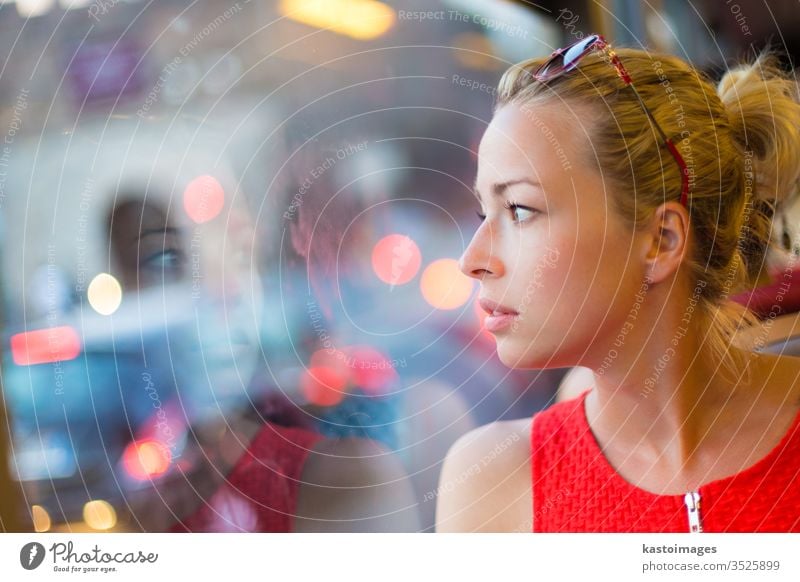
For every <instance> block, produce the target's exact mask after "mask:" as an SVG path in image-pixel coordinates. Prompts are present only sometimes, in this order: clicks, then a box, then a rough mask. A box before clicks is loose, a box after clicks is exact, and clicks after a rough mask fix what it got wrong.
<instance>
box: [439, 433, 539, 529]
mask: <svg viewBox="0 0 800 582" xmlns="http://www.w3.org/2000/svg"><path fill="white" fill-rule="evenodd" d="M530 429H531V419H530V418H525V419H521V420H511V421H503V422H494V423H491V424H487V425H485V426H482V427H480V428H477V429H475V430H473V431H471V432H469V433H467V434H466V435H464V436H463V437H461V438H460V439H459V440H458V441H456V443H455V444H454V445H453V446H452V447H451V448H450V451H449V452H448V454H447V457H446V459H445V462H444V467H443V468H442V476H441V479H440V481H439V487H438V489H437V490H436V491H435V492H430V493H428V494H426V498H425V501H426V502H427V501H429V499H428V497H429V496H433V497H435V498H436V503H437V505H436V530H437V531H440V532H464V531H485V532H498V531H530V521H531V518H532V514H533V510H532V499H533V498H532V492H531V462H530Z"/></svg>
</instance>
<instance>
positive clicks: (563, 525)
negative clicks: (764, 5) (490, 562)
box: [437, 36, 800, 532]
mask: <svg viewBox="0 0 800 582" xmlns="http://www.w3.org/2000/svg"><path fill="white" fill-rule="evenodd" d="M795 91H796V88H795V85H794V83H793V82H792V81H790V80H789V79H788V78H787V77H786V76H785V75H783V74H782V73H781V72H780V70H779V69H778V68H777V67H776V65H775V63H774V60H773V59H771V58H770V57H768V56H762V57H761V58H759V59H758V60H757V61H756V62H755V63H754V64H752V65H749V66H742V67H739V68H737V69H734V70H732V71H729V72H728V73H726V75H725V76H724V77H723V79H722V80H721V82H720V83H719V85H718V87H714V85H713V84H712V83H711V82H710V81H709V80H708V79H706V78H705V77H703V76H702V75H701V74H700V73H699V72H697V71H696V70H694V69H693V68H692V67H690V66H689V65H687V64H686V63H684V62H683V61H681V60H680V59H677V58H675V57H672V56H667V55H653V54H650V53H646V52H643V51H638V50H631V49H621V50H619V51H618V52H617V53H614V52H612V51H611V50H610V48H609V47H608V45H606V44H605V42H604V41H603V39H602V37H599V36H590V37H586V38H584V39H582V40H581V41H579V42H578V43H576V44H574V45H572V46H570V47H567V48H566V49H562V50H560V51H556V53H554V54H553V55H552V56H551V57H550V58H549V59H545V60H544V61H537V60H531V61H526V62H523V63H521V64H520V65H517V66H514V67H512V68H511V69H510V70H509V71H507V72H506V74H505V75H504V77H503V79H502V80H501V82H500V87H499V91H498V105H497V107H496V110H495V115H494V118H493V119H492V122H491V124H490V125H489V127H488V129H487V131H486V133H485V135H484V136H483V139H482V141H481V144H480V150H479V163H478V175H477V181H476V190H477V195H478V197H479V201H480V204H481V207H482V211H481V212H482V215H481V219H482V222H481V224H480V226H479V228H478V230H477V232H476V234H475V236H474V237H473V239H472V242H471V243H470V245H469V247H468V248H467V250H466V251H465V253H464V255H463V257H462V269H463V271H464V272H465V273H466V274H468V275H469V276H471V277H474V278H477V279H479V280H480V282H481V304H482V306H483V307H484V309H485V310H486V311H487V312H488V313H489V316H488V317H487V320H486V326H487V328H488V329H489V330H491V331H492V332H493V333H494V335H495V337H496V340H497V350H498V354H499V357H500V358H501V360H502V361H503V362H504V363H505V364H507V365H508V366H512V367H530V368H559V367H568V366H585V367H587V368H589V369H591V370H592V372H593V388H592V389H587V390H584V391H583V392H582V394H581V395H580V396H579V397H578V398H575V399H572V400H569V401H566V402H562V403H558V404H556V405H554V406H552V407H551V408H549V409H547V410H545V411H543V412H540V413H538V414H536V415H534V417H533V418H532V419H523V420H519V421H511V422H503V423H499V422H498V423H493V424H491V425H488V426H485V427H482V428H480V429H477V430H476V431H473V432H472V433H470V434H468V435H467V436H465V437H464V438H462V439H461V440H460V441H459V442H457V443H456V444H455V445H454V446H453V448H452V449H451V451H450V453H449V454H448V457H447V459H446V462H445V466H444V468H443V473H442V481H441V487H440V491H442V495H441V497H440V504H439V507H438V509H437V525H438V530H439V531H531V530H533V531H535V532H559V531H569V532H601V531H603V532H612V531H614V532H682V531H693V532H699V531H717V532H728V531H730V532H734V531H739V532H755V531H775V532H779V531H780V532H785V531H798V530H800V488H798V487H797V484H796V479H795V477H796V475H797V473H798V472H800V431H798V429H799V428H800V385H798V382H797V380H796V379H797V377H798V374H799V373H800V362H798V360H796V359H793V358H788V357H780V356H774V355H767V354H757V353H755V352H753V351H751V350H750V349H748V346H743V345H742V346H736V345H733V344H732V342H731V341H730V338H731V337H732V336H733V333H734V331H735V330H736V329H737V328H739V327H742V326H744V325H751V324H752V323H753V322H754V318H753V316H752V315H751V314H749V313H748V312H746V310H745V309H744V308H742V307H740V306H737V305H736V304H734V303H733V302H730V301H728V300H727V299H726V297H727V295H728V293H730V292H735V291H737V290H739V289H742V288H745V287H746V286H748V285H750V286H752V284H753V282H754V281H756V280H758V277H759V274H760V271H761V267H762V263H763V259H764V256H765V254H766V251H767V249H768V247H769V245H770V244H771V241H770V236H769V232H770V221H771V218H772V216H773V214H774V211H775V210H776V209H780V207H781V204H782V202H783V201H784V200H785V199H786V198H787V197H788V196H789V195H792V194H794V190H795V188H796V185H797V181H798V173H799V172H800V164H798V163H797V156H798V153H800V143H799V142H800V135H798V133H797V129H796V128H797V127H798V126H800V106H798V104H797V101H796V99H795ZM587 388H588V386H587Z"/></svg>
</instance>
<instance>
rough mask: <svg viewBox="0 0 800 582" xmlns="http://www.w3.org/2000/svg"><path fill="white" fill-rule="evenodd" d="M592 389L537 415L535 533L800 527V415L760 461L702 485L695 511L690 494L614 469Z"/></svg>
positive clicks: (533, 434)
mask: <svg viewBox="0 0 800 582" xmlns="http://www.w3.org/2000/svg"><path fill="white" fill-rule="evenodd" d="M589 391H590V390H586V391H584V392H583V394H581V395H580V396H579V397H577V398H574V399H572V400H568V401H566V402H560V403H558V404H555V405H553V406H551V407H550V408H548V409H547V410H544V411H542V412H539V413H537V414H536V415H534V417H533V427H532V430H531V451H532V453H531V454H532V458H531V465H532V469H531V470H532V476H533V512H534V513H533V531H534V532H650V533H659V532H673V533H674V532H689V531H690V530H691V528H692V524H694V525H695V526H698V527H696V530H697V531H705V532H800V414H798V416H797V417H796V418H795V421H794V422H793V423H792V426H791V428H790V429H789V431H788V432H787V433H786V434H785V435H784V437H783V438H782V440H781V442H780V443H779V444H778V445H777V446H776V447H775V448H774V449H772V451H770V452H769V454H767V455H766V456H765V457H763V458H762V459H760V460H759V461H758V462H756V463H755V464H754V465H752V466H750V467H748V468H747V469H745V470H744V471H741V472H740V473H737V474H735V475H732V476H729V477H725V478H722V479H719V480H717V481H712V482H710V483H707V484H705V485H702V486H701V487H700V488H699V489H698V490H697V493H698V494H699V499H698V501H699V503H698V507H697V509H696V511H692V509H693V503H692V500H691V499H687V496H686V495H656V494H654V493H651V492H648V491H645V490H644V489H640V488H638V487H636V486H635V485H633V484H631V483H629V482H628V481H626V480H625V479H624V478H623V477H622V476H621V475H619V474H618V473H617V472H616V471H615V470H614V468H613V467H612V466H611V464H610V463H609V462H608V460H607V459H606V458H605V456H604V454H603V451H602V449H601V448H600V445H599V444H598V442H597V441H596V440H595V437H594V434H593V433H592V431H591V428H590V426H589V422H588V420H587V418H586V412H585V408H584V401H585V400H586V395H587V394H588V393H589ZM687 493H691V492H687Z"/></svg>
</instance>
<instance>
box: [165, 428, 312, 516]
mask: <svg viewBox="0 0 800 582" xmlns="http://www.w3.org/2000/svg"><path fill="white" fill-rule="evenodd" d="M322 438H323V437H322V436H321V435H318V434H316V433H313V432H309V431H306V430H302V429H297V428H286V427H282V426H278V425H274V424H266V425H264V427H263V428H262V429H261V430H260V431H259V433H258V434H257V435H256V437H255V438H254V439H253V441H252V442H251V443H250V446H249V447H248V449H247V452H246V453H245V454H244V455H242V457H241V459H239V461H238V462H237V463H236V465H235V466H234V467H233V469H231V472H230V474H229V475H228V477H227V479H226V481H225V483H224V484H223V485H222V486H221V487H220V488H219V489H218V490H217V491H216V492H215V493H214V495H212V496H211V499H209V500H208V501H206V502H203V505H202V506H201V507H200V509H198V510H197V511H196V512H195V513H193V514H192V515H191V516H190V517H188V518H187V519H184V520H183V522H182V523H178V524H176V525H175V526H174V527H173V528H172V531H175V532H186V531H190V532H229V531H230V532H242V531H246V532H289V531H291V530H292V523H293V518H294V514H295V506H296V504H297V493H298V489H299V487H300V474H301V473H302V471H303V465H304V464H305V462H306V458H307V457H308V453H309V452H310V449H311V448H312V447H313V446H314V444H315V443H317V441H319V440H320V439H322Z"/></svg>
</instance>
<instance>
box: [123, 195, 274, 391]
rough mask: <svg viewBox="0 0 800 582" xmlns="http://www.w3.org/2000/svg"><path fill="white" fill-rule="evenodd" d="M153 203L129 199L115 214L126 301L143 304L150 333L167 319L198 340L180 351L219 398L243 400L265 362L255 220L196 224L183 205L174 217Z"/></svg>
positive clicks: (233, 216)
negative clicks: (260, 336) (261, 360)
mask: <svg viewBox="0 0 800 582" xmlns="http://www.w3.org/2000/svg"><path fill="white" fill-rule="evenodd" d="M152 198H153V197H152V196H148V197H147V201H145V199H144V196H142V197H139V198H131V197H128V198H127V199H126V200H124V201H122V202H120V203H119V204H118V205H117V206H116V207H115V209H114V213H113V217H112V220H111V247H112V253H113V256H114V259H115V264H116V267H117V270H118V275H119V276H118V278H119V280H120V283H121V284H122V286H123V301H126V300H127V301H129V302H136V307H137V309H136V310H135V313H136V315H135V317H138V318H140V319H141V321H140V322H139V324H140V325H141V326H142V327H143V328H145V327H148V323H153V322H156V323H158V324H159V325H161V323H160V322H161V321H162V320H163V325H165V326H172V325H182V326H184V328H185V329H186V331H187V333H188V334H189V336H190V337H192V338H195V340H194V341H192V344H193V345H191V346H181V347H183V348H187V347H188V348H190V349H189V351H188V352H181V351H176V352H175V353H187V354H188V357H190V358H191V361H189V362H187V364H188V365H189V366H190V368H191V369H195V370H199V372H200V374H201V376H202V377H203V378H206V377H207V378H208V382H209V384H210V388H211V389H212V391H213V395H214V396H213V397H214V398H220V399H224V398H225V396H227V395H234V396H236V395H241V394H243V389H244V388H245V387H246V386H247V385H248V384H249V382H250V380H251V378H252V375H253V373H254V372H255V368H256V365H257V362H258V361H259V358H260V350H259V344H258V326H259V322H260V320H261V317H260V313H261V312H260V308H261V301H262V298H261V285H260V281H259V279H258V273H257V272H256V270H255V267H253V266H252V265H255V264H257V260H256V258H255V257H254V254H253V243H254V234H253V229H252V227H251V226H250V221H249V217H248V216H247V215H246V214H245V213H244V212H242V211H241V210H240V209H233V210H231V211H230V212H221V213H220V214H219V215H218V216H216V217H215V218H214V219H213V220H210V221H208V222H204V223H201V224H195V223H194V222H192V221H191V220H190V219H189V217H188V216H187V214H186V212H185V210H184V208H183V207H182V206H181V205H179V204H178V205H176V204H175V203H174V202H173V204H172V205H171V207H170V212H169V213H168V212H167V211H166V209H165V207H164V206H162V205H161V203H160V202H159V201H152ZM131 291H135V292H136V293H130V292H131ZM175 297H177V298H178V300H177V301H175V299H174V298H175ZM148 301H149V303H148ZM144 318H153V321H149V322H148V321H144ZM156 320H158V321H156ZM176 337H180V336H176Z"/></svg>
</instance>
